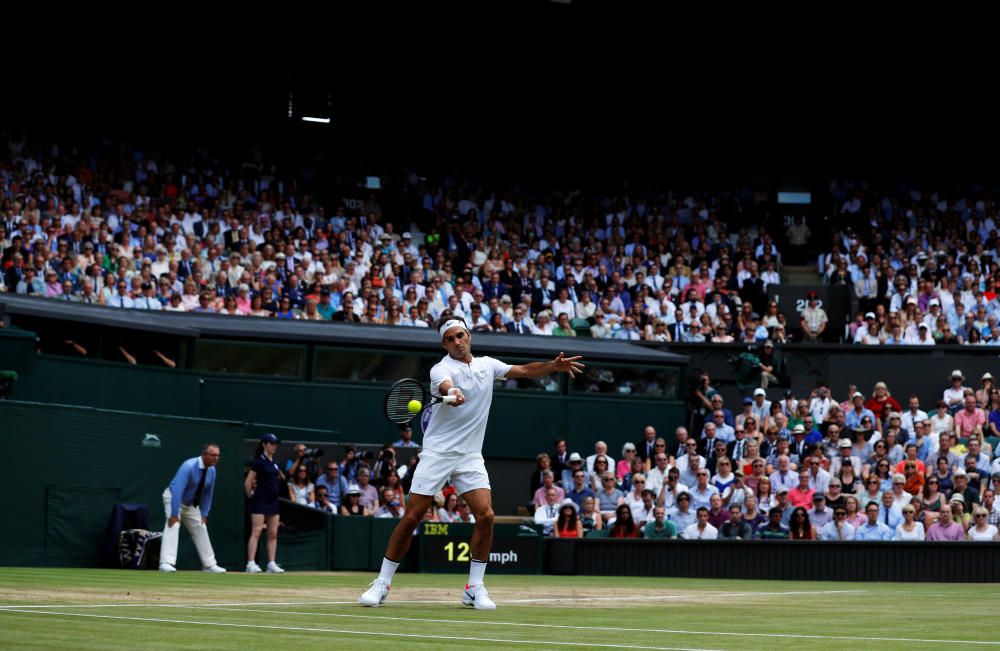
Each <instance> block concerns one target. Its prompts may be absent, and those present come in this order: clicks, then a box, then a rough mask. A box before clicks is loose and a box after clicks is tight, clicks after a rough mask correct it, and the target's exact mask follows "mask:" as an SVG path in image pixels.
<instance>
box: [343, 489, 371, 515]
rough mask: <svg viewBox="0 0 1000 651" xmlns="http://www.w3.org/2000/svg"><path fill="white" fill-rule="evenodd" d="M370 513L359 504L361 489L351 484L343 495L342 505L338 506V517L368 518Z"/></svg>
mask: <svg viewBox="0 0 1000 651" xmlns="http://www.w3.org/2000/svg"><path fill="white" fill-rule="evenodd" d="M371 514H372V511H371V509H370V508H368V507H366V506H365V505H364V504H362V503H361V487H360V486H358V485H357V484H351V485H350V486H349V487H348V489H347V492H346V493H345V494H344V503H343V504H341V505H340V515H346V516H352V515H353V516H368V515H371Z"/></svg>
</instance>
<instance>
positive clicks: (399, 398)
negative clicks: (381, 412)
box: [385, 378, 458, 425]
mask: <svg viewBox="0 0 1000 651" xmlns="http://www.w3.org/2000/svg"><path fill="white" fill-rule="evenodd" d="M411 400H419V401H420V404H421V405H422V407H421V408H420V411H418V412H417V413H411V412H410V407H409V405H410V401H411ZM456 400H458V396H444V397H443V398H439V397H438V396H432V395H431V392H430V391H428V390H427V388H426V387H424V385H423V384H421V383H420V382H418V381H416V380H414V379H413V378H403V379H402V380H400V381H399V382H396V383H395V384H393V385H392V386H391V387H390V388H389V392H388V393H386V394H385V417H386V419H387V420H388V421H389V422H391V423H396V424H397V425H403V424H405V423H409V422H410V421H411V420H413V419H414V418H416V417H417V415H419V414H420V412H422V411H423V410H424V409H427V408H428V407H430V406H431V405H433V404H436V403H439V402H445V403H452V402H455V401H456Z"/></svg>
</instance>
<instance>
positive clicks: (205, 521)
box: [201, 516, 208, 527]
mask: <svg viewBox="0 0 1000 651" xmlns="http://www.w3.org/2000/svg"><path fill="white" fill-rule="evenodd" d="M206 524H208V518H206V517H205V516H201V526H203V527H204V526H205V525H206Z"/></svg>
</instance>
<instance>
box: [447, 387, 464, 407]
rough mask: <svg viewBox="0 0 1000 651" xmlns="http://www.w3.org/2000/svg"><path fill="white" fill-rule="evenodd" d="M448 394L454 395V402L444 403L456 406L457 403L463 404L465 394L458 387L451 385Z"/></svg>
mask: <svg viewBox="0 0 1000 651" xmlns="http://www.w3.org/2000/svg"><path fill="white" fill-rule="evenodd" d="M448 395H450V396H455V397H456V400H455V402H449V403H445V404H447V405H449V406H451V407H458V406H459V405H462V404H465V394H464V393H462V390H461V389H459V388H458V387H452V388H450V389H448Z"/></svg>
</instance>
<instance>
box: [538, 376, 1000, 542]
mask: <svg viewBox="0 0 1000 651" xmlns="http://www.w3.org/2000/svg"><path fill="white" fill-rule="evenodd" d="M949 380H950V382H949V386H948V388H946V389H944V390H943V392H942V396H941V400H940V401H939V402H938V403H937V407H938V408H937V411H936V412H935V414H934V416H928V414H927V413H926V412H924V411H922V410H921V409H920V399H919V398H918V397H917V396H910V397H909V399H908V401H907V403H908V405H907V406H908V408H907V409H906V410H903V409H902V407H901V405H899V403H898V402H897V401H896V400H895V398H893V397H892V396H891V394H890V392H889V389H888V387H887V386H886V385H885V384H884V383H881V382H879V383H877V384H876V385H875V387H874V391H873V395H872V396H871V397H870V398H867V397H866V396H865V395H864V394H862V393H861V392H860V391H858V390H857V387H855V386H850V387H848V391H847V394H846V395H845V397H846V398H847V399H846V400H844V401H843V403H838V402H837V401H836V400H834V399H833V398H832V397H831V391H830V389H829V387H824V386H820V387H817V389H816V390H815V391H813V392H812V394H811V395H810V396H809V397H808V398H806V399H802V400H798V399H796V397H795V395H794V393H793V392H791V391H788V392H786V393H785V399H784V400H783V401H780V402H778V401H775V403H774V404H772V403H771V402H770V401H768V400H767V397H766V392H765V391H763V390H761V389H756V390H754V391H753V395H752V396H748V397H746V398H744V399H743V401H742V403H743V404H742V410H741V411H739V412H737V413H736V414H733V413H732V412H731V411H730V410H728V409H726V407H725V405H724V402H723V399H722V396H721V394H720V393H719V392H718V391H716V390H715V389H714V388H713V387H712V385H711V380H710V378H708V377H707V376H704V377H703V382H702V384H700V385H699V387H698V389H697V391H696V393H697V394H698V395H700V396H701V397H703V398H704V400H705V403H706V405H708V407H706V408H705V409H704V410H703V416H702V417H703V419H704V420H703V421H702V422H701V426H700V431H698V432H697V433H695V434H691V433H689V432H688V430H687V428H685V427H677V428H676V430H675V431H674V440H673V441H670V442H669V443H668V441H667V440H666V439H665V438H663V437H661V436H659V435H658V434H657V432H656V429H655V428H654V427H652V426H648V427H646V428H645V432H644V433H643V436H642V437H641V438H639V440H638V441H636V442H635V443H626V444H625V445H624V446H623V447H622V449H621V458H620V459H619V460H615V459H614V458H613V457H612V456H611V455H610V454H609V449H608V446H607V444H606V443H605V442H603V441H598V442H597V443H596V444H595V446H594V453H593V454H591V455H589V456H587V457H586V458H584V457H583V456H582V455H581V454H579V453H578V452H569V451H568V450H567V447H566V442H565V441H564V440H562V439H560V440H557V441H556V442H555V450H554V452H553V453H551V454H548V453H542V454H539V455H538V458H537V466H536V469H535V471H534V472H533V473H532V476H531V483H530V488H531V495H532V502H531V508H532V510H533V511H534V513H535V521H536V522H538V523H540V524H543V525H544V526H545V527H546V530H547V531H548V532H550V533H553V535H571V531H570V529H573V528H575V525H573V527H569V528H567V529H563V530H560V520H559V516H560V514H562V515H565V516H566V517H568V518H570V520H572V521H573V522H576V521H577V520H579V522H580V523H581V524H580V526H581V527H582V529H581V531H582V532H584V533H586V532H588V531H590V530H594V529H596V530H601V529H602V528H603V527H604V526H607V525H608V524H613V523H615V522H616V521H617V520H618V519H619V518H620V512H621V509H622V507H626V508H627V509H628V510H629V512H630V515H629V517H630V519H631V520H633V521H634V522H635V525H636V531H642V530H643V527H646V526H647V525H649V523H651V522H656V520H657V515H656V513H657V509H658V508H659V507H662V509H663V518H665V520H666V521H668V522H673V529H674V530H675V531H674V533H675V534H676V535H679V536H684V535H685V534H686V533H687V534H696V535H697V536H698V537H706V536H713V535H715V534H713V533H712V529H713V528H714V529H715V530H717V531H718V532H722V531H723V530H725V532H726V533H725V535H726V536H730V534H731V533H732V532H733V531H738V532H741V533H740V535H739V536H737V537H741V538H746V537H748V536H747V535H746V534H747V529H746V528H745V527H743V525H742V524H740V523H746V524H747V525H748V526H749V527H750V531H751V532H753V535H757V534H758V533H760V534H761V535H763V536H765V537H781V535H780V534H781V529H780V527H784V534H785V537H792V538H805V539H814V538H824V537H825V538H828V539H837V540H840V539H851V538H853V537H854V536H855V534H856V533H857V532H861V535H865V536H866V535H869V534H870V533H871V532H869V531H868V530H867V529H865V523H866V522H868V521H869V520H870V519H871V518H874V520H871V522H869V524H870V525H871V526H873V527H874V526H875V524H876V522H875V521H876V520H877V522H878V523H879V524H881V525H884V526H881V527H876V528H877V529H879V530H880V531H881V534H880V535H881V536H882V537H881V538H880V539H884V540H889V539H921V540H922V539H925V537H926V539H929V540H937V539H942V538H940V537H939V536H951V537H952V538H950V539H957V538H955V537H956V536H957V533H956V531H957V530H956V528H955V527H956V526H957V527H961V531H962V539H964V537H965V536H968V537H970V539H976V540H984V539H992V537H993V536H995V535H996V530H995V527H996V526H997V525H998V524H1000V505H998V504H996V503H995V501H994V497H995V490H996V488H997V487H998V486H1000V457H998V456H997V455H996V452H997V445H998V443H1000V435H998V434H997V427H998V425H1000V394H998V393H997V390H996V389H995V388H994V382H993V378H992V376H991V374H986V375H984V377H983V378H982V387H981V388H980V389H978V390H976V389H973V388H971V387H966V386H964V382H965V377H964V375H963V374H962V372H961V371H960V370H956V371H955V372H954V373H953V374H952V376H951V377H950V378H949ZM981 404H984V405H985V404H989V408H988V411H987V409H984V408H982V407H980V405H981ZM696 418H698V416H697V415H696ZM566 500H569V501H571V502H573V504H574V505H575V508H576V511H575V512H576V520H573V518H572V517H570V514H569V511H568V510H567V508H565V507H568V506H569V504H568V503H566ZM701 508H704V509H706V512H705V515H706V517H707V519H706V520H705V521H704V522H701V521H699V509H701ZM773 509H777V513H778V514H779V515H780V517H779V520H778V523H777V524H778V527H770V521H769V518H770V517H771V515H772V513H773ZM736 511H738V512H739V517H738V518H737V517H736V513H735V512H736ZM841 511H842V515H843V521H840V520H839V519H838V513H840V512H841ZM980 516H982V517H980ZM663 518H661V521H660V522H659V523H658V524H657V525H656V527H657V529H656V531H657V532H658V533H657V535H666V534H664V533H663V532H664V526H663ZM980 520H982V522H980ZM727 523H729V524H728V526H726V525H727ZM563 524H565V519H564V520H563ZM706 524H707V525H709V526H710V527H711V528H708V529H706V528H705V526H704V525H706ZM844 524H847V525H850V526H849V528H848V527H844V526H842V525H844ZM692 525H697V531H695V530H693V529H690V530H689V528H690V527H691V526H692ZM762 527H763V529H767V528H768V527H770V530H769V531H767V532H764V531H763V529H762ZM900 527H902V529H900ZM990 527H993V529H991V528H990ZM669 528H670V527H667V528H666V529H669ZM942 529H947V530H948V531H947V532H942V531H941V530H942ZM630 531H631V530H630ZM612 535H615V534H612ZM630 535H631V534H630ZM871 535H874V534H871ZM831 536H833V537H832V538H831ZM730 537H732V536H730Z"/></svg>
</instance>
